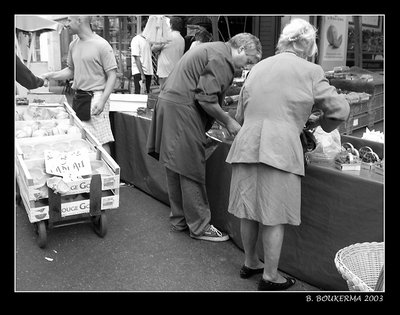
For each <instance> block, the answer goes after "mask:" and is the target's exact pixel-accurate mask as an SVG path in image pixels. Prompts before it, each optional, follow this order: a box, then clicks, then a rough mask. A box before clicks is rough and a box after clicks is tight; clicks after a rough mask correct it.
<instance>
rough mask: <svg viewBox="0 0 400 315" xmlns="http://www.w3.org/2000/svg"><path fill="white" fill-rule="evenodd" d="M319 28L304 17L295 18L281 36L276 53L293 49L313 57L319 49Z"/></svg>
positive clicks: (303, 55)
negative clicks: (317, 40)
mask: <svg viewBox="0 0 400 315" xmlns="http://www.w3.org/2000/svg"><path fill="white" fill-rule="evenodd" d="M316 37H317V29H316V28H315V27H314V26H313V25H312V24H310V23H309V22H307V21H306V20H303V19H299V18H297V19H293V20H291V21H290V23H289V24H287V25H286V26H285V27H284V28H283V30H282V33H281V35H280V37H279V40H278V44H277V45H276V53H281V52H283V51H285V50H293V51H295V52H296V53H297V54H298V55H299V56H301V57H303V58H305V57H312V56H314V55H315V54H316V53H317V51H318V48H317V44H316Z"/></svg>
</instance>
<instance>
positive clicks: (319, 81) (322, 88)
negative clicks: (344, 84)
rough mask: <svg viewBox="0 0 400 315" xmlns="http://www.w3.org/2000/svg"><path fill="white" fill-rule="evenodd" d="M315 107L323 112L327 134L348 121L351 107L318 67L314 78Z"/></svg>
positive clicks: (323, 123) (324, 127)
mask: <svg viewBox="0 0 400 315" xmlns="http://www.w3.org/2000/svg"><path fill="white" fill-rule="evenodd" d="M313 93H314V102H315V107H316V108H318V109H320V110H322V112H323V115H322V117H321V120H320V123H321V127H322V129H323V130H324V131H325V132H331V131H333V130H334V129H336V128H337V127H338V126H339V125H340V124H341V123H342V122H344V121H345V120H347V118H348V116H349V113H350V106H349V103H348V102H347V100H346V98H345V97H344V95H342V94H338V93H337V92H336V88H335V87H334V86H332V85H330V84H329V81H328V79H327V78H326V77H325V73H324V71H323V69H322V68H321V67H320V66H318V68H317V70H316V71H315V73H314V78H313Z"/></svg>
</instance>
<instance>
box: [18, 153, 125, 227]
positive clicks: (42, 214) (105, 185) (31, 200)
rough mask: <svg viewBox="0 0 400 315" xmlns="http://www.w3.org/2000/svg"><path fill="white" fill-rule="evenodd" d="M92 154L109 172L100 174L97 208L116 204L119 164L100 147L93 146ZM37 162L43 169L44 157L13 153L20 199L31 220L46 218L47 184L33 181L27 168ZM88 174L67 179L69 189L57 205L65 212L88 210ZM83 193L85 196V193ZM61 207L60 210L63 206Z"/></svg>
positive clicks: (116, 205) (117, 204) (113, 206)
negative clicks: (37, 157)
mask: <svg viewBox="0 0 400 315" xmlns="http://www.w3.org/2000/svg"><path fill="white" fill-rule="evenodd" d="M96 151H97V152H96V153H95V155H91V158H93V157H94V158H95V160H97V161H102V162H103V164H104V166H105V167H106V168H107V169H108V170H109V175H102V176H101V182H102V184H101V189H102V198H101V210H105V209H113V208H118V206H119V185H120V168H119V166H118V164H117V163H116V162H115V161H114V160H113V159H112V157H111V156H110V155H109V154H108V153H107V152H106V151H105V150H104V149H103V148H102V147H97V148H96ZM32 164H34V165H36V166H37V165H41V166H42V167H43V169H44V160H24V159H23V156H22V155H19V154H17V155H16V175H17V183H18V186H19V190H20V194H21V198H22V201H23V203H24V206H25V210H26V212H27V214H28V217H29V220H30V222H31V223H33V222H37V221H41V220H46V219H48V218H49V204H48V189H47V186H46V185H45V186H43V187H42V188H38V187H37V186H35V185H34V181H33V178H32V176H31V173H30V171H29V169H30V166H32ZM90 181H91V176H88V177H87V178H84V179H81V180H77V181H73V182H68V183H67V185H68V187H69V188H70V191H69V192H68V193H66V194H63V195H61V196H62V203H61V208H62V211H64V212H65V213H62V215H63V214H64V215H65V216H69V215H75V214H81V213H89V204H90V198H89V197H90V196H88V193H89V192H90ZM85 194H86V196H85ZM63 209H64V210H63Z"/></svg>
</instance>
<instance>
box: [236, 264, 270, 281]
mask: <svg viewBox="0 0 400 315" xmlns="http://www.w3.org/2000/svg"><path fill="white" fill-rule="evenodd" d="M263 271H264V268H258V269H252V268H249V267H246V266H245V265H243V266H242V268H241V269H240V278H242V279H247V278H250V277H251V276H254V275H256V274H259V273H263Z"/></svg>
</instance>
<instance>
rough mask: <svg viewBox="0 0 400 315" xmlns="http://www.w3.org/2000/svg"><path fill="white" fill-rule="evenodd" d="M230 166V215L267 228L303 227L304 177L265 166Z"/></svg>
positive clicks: (260, 164)
mask: <svg viewBox="0 0 400 315" xmlns="http://www.w3.org/2000/svg"><path fill="white" fill-rule="evenodd" d="M231 165H232V179H231V186H230V197H229V207H228V211H229V212H230V213H231V214H233V215H234V216H236V217H238V218H245V219H249V220H254V221H258V222H260V223H262V224H264V225H277V224H291V225H300V221H301V220H300V206H301V176H299V175H296V174H292V173H289V172H285V171H282V170H279V169H277V168H274V167H271V166H268V165H266V164H263V163H233V164H231Z"/></svg>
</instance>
